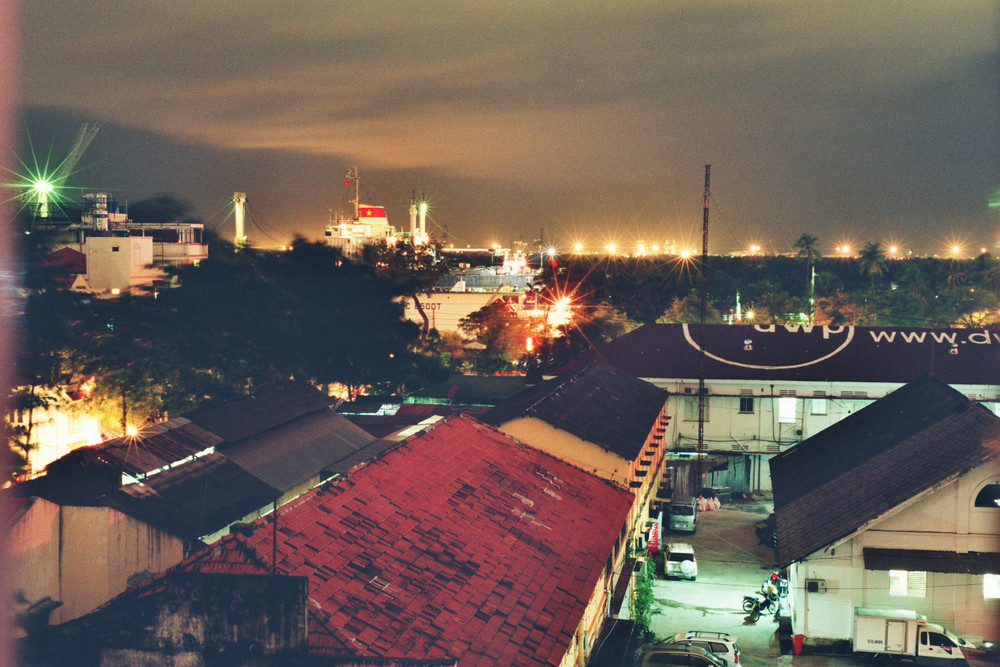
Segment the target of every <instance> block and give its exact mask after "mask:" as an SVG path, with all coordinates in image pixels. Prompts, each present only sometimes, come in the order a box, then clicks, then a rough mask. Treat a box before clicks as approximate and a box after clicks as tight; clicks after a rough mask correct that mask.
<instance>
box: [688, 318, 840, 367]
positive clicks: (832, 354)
mask: <svg viewBox="0 0 1000 667" xmlns="http://www.w3.org/2000/svg"><path fill="white" fill-rule="evenodd" d="M683 327H684V339H685V340H686V341H687V342H688V344H689V345H690V346H691V347H693V348H694V349H695V350H698V351H699V352H701V351H702V350H701V347H700V346H699V345H698V343H697V342H696V341H695V340H694V338H692V337H691V329H690V326H689V325H687V324H684V325H683ZM755 328H756V329H757V330H758V331H761V332H762V333H767V332H769V331H770V332H773V331H775V329H774V328H773V327H768V326H765V327H760V328H757V327H755ZM785 329H788V330H789V331H791V332H793V333H794V332H796V331H802V332H804V333H809V332H811V331H812V327H794V328H791V327H785ZM822 330H823V337H824V338H829V335H830V334H831V333H841V330H842V331H846V333H847V335H846V336H845V337H844V342H843V343H841V344H840V346H839V347H837V348H836V349H835V350H833V351H832V352H830V353H828V354H824V355H823V356H822V357H818V358H816V359H812V360H810V361H803V362H802V363H800V364H789V365H787V366H773V365H766V364H745V363H743V362H740V361H732V360H730V359H724V358H723V357H720V356H719V355H717V354H712V353H711V352H709V351H708V350H704V352H705V356H706V357H708V358H709V359H714V360H715V361H718V362H720V363H723V364H728V365H730V366H739V367H740V368H756V369H761V370H788V369H791V368H804V367H805V366H812V365H813V364H818V363H820V362H821V361H826V360H827V359H829V358H831V357H835V356H836V355H838V354H840V353H841V352H842V351H843V350H844V349H845V348H846V347H847V346H848V345H850V344H851V341H852V340H854V327H834V328H830V327H822Z"/></svg>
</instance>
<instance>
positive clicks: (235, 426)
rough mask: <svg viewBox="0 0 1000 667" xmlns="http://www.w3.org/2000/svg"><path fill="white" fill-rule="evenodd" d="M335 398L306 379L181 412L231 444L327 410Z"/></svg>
mask: <svg viewBox="0 0 1000 667" xmlns="http://www.w3.org/2000/svg"><path fill="white" fill-rule="evenodd" d="M336 402H337V399H335V398H331V397H330V396H327V395H326V394H324V393H323V392H321V391H320V390H318V389H316V388H315V387H313V386H312V385H310V384H308V383H305V382H295V383H292V384H289V385H288V386H285V387H282V388H279V389H272V390H268V391H262V392H260V393H258V394H256V395H254V396H247V397H245V398H241V399H238V400H235V401H228V402H226V403H222V404H220V405H216V406H213V407H208V408H202V409H200V410H195V411H193V412H188V413H185V414H184V417H187V418H188V419H189V420H190V421H191V422H193V423H195V424H197V425H198V426H201V427H202V428H204V429H205V430H207V431H211V432H212V433H215V434H216V435H218V436H220V437H221V438H222V439H223V440H225V442H226V444H231V443H234V442H238V441H240V440H244V439H246V438H250V437H253V436H255V435H259V434H261V433H263V432H265V431H267V430H269V429H272V428H275V427H277V426H280V425H282V424H286V423H288V422H290V421H293V420H295V419H298V418H300V417H302V416H304V415H307V414H309V413H311V412H318V411H320V410H326V409H330V408H331V407H332V406H333V405H334V404H336Z"/></svg>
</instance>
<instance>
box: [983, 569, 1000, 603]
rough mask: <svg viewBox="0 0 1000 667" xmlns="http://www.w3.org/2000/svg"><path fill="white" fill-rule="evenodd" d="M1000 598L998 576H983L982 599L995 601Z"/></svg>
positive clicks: (999, 580) (999, 579)
mask: <svg viewBox="0 0 1000 667" xmlns="http://www.w3.org/2000/svg"><path fill="white" fill-rule="evenodd" d="M997 598H1000V574H984V575H983V599H984V600H995V599H997Z"/></svg>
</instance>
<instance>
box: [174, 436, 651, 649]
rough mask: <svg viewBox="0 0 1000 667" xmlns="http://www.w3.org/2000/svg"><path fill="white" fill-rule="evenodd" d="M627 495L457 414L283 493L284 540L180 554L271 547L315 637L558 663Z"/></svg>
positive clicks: (218, 558) (214, 565)
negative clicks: (289, 499) (300, 582)
mask: <svg viewBox="0 0 1000 667" xmlns="http://www.w3.org/2000/svg"><path fill="white" fill-rule="evenodd" d="M631 503H632V496H631V494H629V493H628V492H627V491H624V490H622V489H620V488H618V487H616V486H614V485H611V484H609V483H607V482H605V481H603V480H600V479H598V478H597V477H594V476H592V475H589V474H587V473H585V472H583V471H582V470H579V469H577V468H574V467H572V466H569V465H567V464H565V463H562V462H561V461H558V460H556V459H553V458H551V457H549V456H548V455H546V454H543V453H542V452H539V451H538V450H535V449H532V448H530V447H527V446H525V445H523V444H521V443H519V442H517V441H515V440H512V439H510V438H508V437H507V436H505V435H503V434H502V433H500V432H499V431H496V430H494V429H492V428H490V427H488V426H486V425H485V424H482V423H480V422H477V421H475V420H474V419H471V418H469V417H453V418H450V419H447V420H444V421H442V422H440V423H439V424H436V425H435V426H433V427H431V428H430V429H428V430H427V431H424V432H422V433H420V434H419V435H416V436H414V437H413V438H411V439H409V440H407V441H405V442H403V443H402V444H401V445H400V446H398V447H396V448H395V449H392V450H390V451H389V452H387V453H386V454H384V455H383V456H382V457H381V458H380V459H377V460H375V461H372V462H370V463H368V464H367V465H364V466H362V467H360V468H358V469H355V470H354V471H352V473H351V475H350V476H349V477H348V478H347V479H343V480H340V481H339V483H337V484H330V485H326V486H323V487H320V488H319V489H317V490H315V491H313V492H310V493H309V494H307V495H305V496H303V497H301V498H300V499H299V500H297V501H295V502H293V503H291V504H289V505H288V506H286V507H285V508H283V509H282V510H281V511H280V513H279V517H278V540H277V551H276V552H273V549H274V543H273V542H272V534H273V525H272V524H271V523H270V522H269V521H266V520H264V521H261V522H258V524H257V529H256V530H255V531H254V532H253V534H252V535H250V536H248V537H242V536H241V537H231V538H228V539H226V540H224V541H222V542H221V543H219V545H217V546H216V547H215V548H214V549H212V550H211V555H203V556H202V555H200V556H198V557H195V558H192V559H190V560H189V561H187V562H186V563H185V564H184V565H183V566H182V567H184V568H185V569H193V570H198V571H212V572H231V573H232V572H245V571H247V570H246V569H245V568H251V569H252V568H253V567H261V566H263V567H264V568H268V567H269V564H270V563H271V559H272V557H274V558H275V560H276V563H277V569H278V572H279V573H282V574H290V575H304V576H307V577H309V597H310V615H311V617H312V618H311V619H310V644H311V646H312V647H313V650H315V651H320V652H333V653H344V652H348V653H353V654H355V655H359V656H393V657H401V658H441V657H451V658H455V659H458V660H459V664H462V665H474V664H517V665H549V664H558V662H559V660H560V659H561V657H562V655H563V654H564V653H565V651H566V650H567V648H568V647H569V645H570V642H571V640H572V635H573V631H574V630H575V628H576V626H577V625H578V623H579V621H580V619H581V617H582V614H583V611H584V609H585V607H586V605H587V602H588V600H589V599H590V596H591V594H592V593H593V591H594V588H595V586H596V585H597V582H598V580H599V577H600V576H601V574H602V571H603V568H604V564H605V562H606V561H607V559H608V557H609V556H610V555H611V553H612V551H613V549H614V546H615V543H616V541H617V539H618V535H619V533H620V531H621V528H622V526H623V525H624V524H625V521H626V517H627V514H628V510H629V507H630V505H631ZM247 549H249V550H251V552H252V553H248V552H247ZM229 551H234V552H236V553H234V554H232V556H233V557H232V559H231V558H230V557H229V555H227V552H229Z"/></svg>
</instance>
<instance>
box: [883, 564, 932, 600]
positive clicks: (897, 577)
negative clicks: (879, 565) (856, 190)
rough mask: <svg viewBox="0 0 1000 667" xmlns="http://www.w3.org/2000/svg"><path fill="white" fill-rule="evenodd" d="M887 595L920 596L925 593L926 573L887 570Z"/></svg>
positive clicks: (923, 595)
mask: <svg viewBox="0 0 1000 667" xmlns="http://www.w3.org/2000/svg"><path fill="white" fill-rule="evenodd" d="M889 595H899V596H905V597H911V598H922V597H925V596H926V595H927V573H926V572H907V571H906V570H889Z"/></svg>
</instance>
